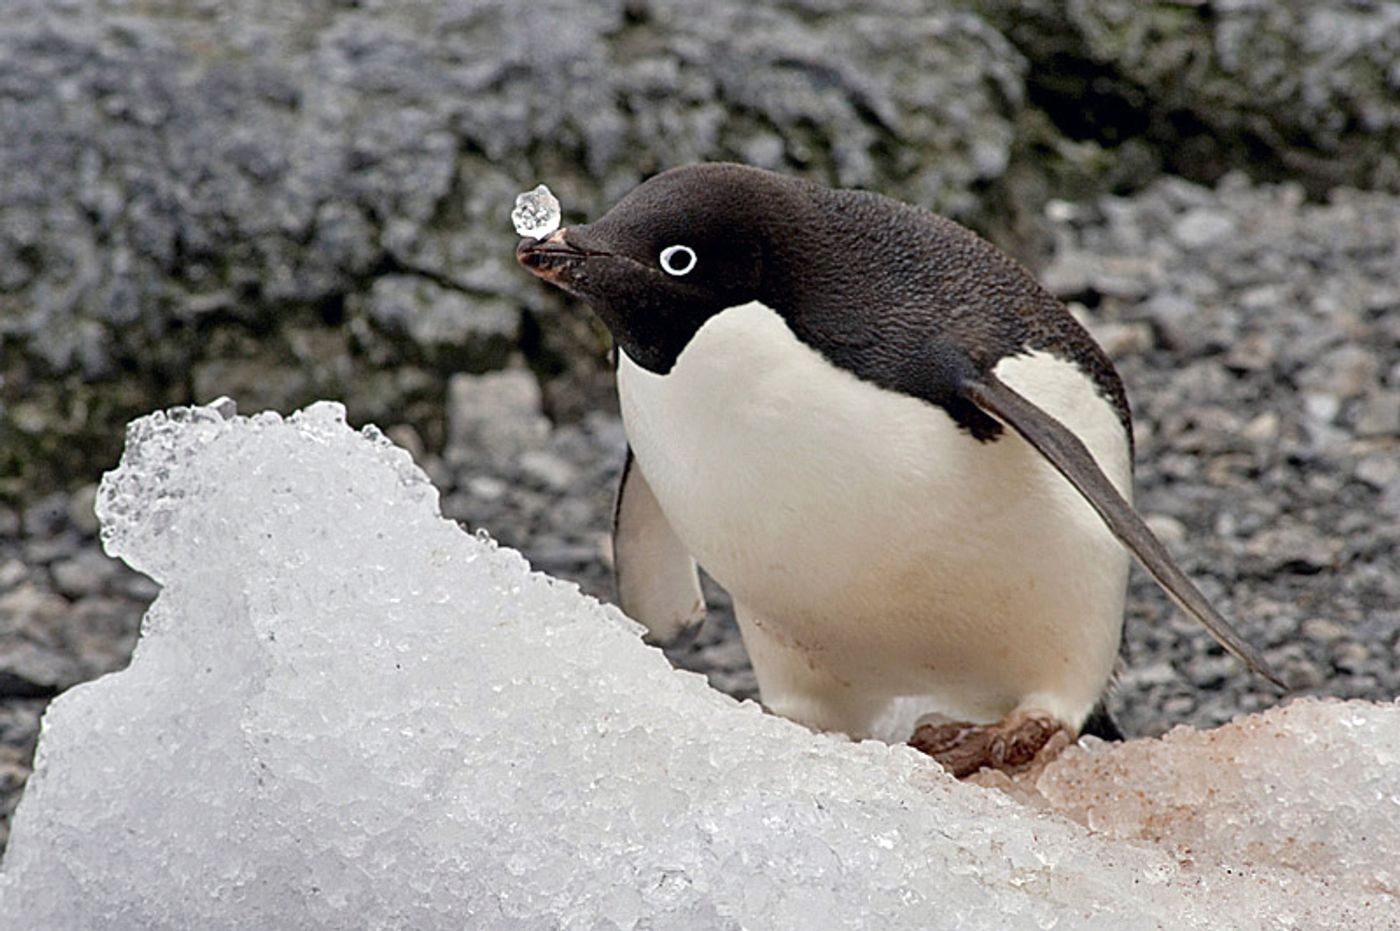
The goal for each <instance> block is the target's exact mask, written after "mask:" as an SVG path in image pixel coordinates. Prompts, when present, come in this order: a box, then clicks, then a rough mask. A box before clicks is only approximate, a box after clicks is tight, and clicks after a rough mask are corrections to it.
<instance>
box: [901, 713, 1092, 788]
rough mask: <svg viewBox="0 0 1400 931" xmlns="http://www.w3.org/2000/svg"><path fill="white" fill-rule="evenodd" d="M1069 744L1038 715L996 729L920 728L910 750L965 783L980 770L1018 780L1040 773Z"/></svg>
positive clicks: (1019, 716)
mask: <svg viewBox="0 0 1400 931" xmlns="http://www.w3.org/2000/svg"><path fill="white" fill-rule="evenodd" d="M1072 739H1073V738H1072V734H1071V732H1070V729H1069V728H1068V727H1066V726H1065V725H1064V723H1063V722H1061V721H1059V720H1057V719H1056V718H1053V717H1051V716H1050V715H1048V714H1046V713H1044V712H1042V711H1015V712H1012V713H1011V714H1009V715H1007V717H1006V718H1005V719H1003V720H1001V721H998V722H997V723H996V724H972V723H969V722H967V721H942V722H938V723H927V724H920V725H919V726H918V727H916V728H915V729H914V736H912V737H911V738H909V745H910V746H911V747H913V748H914V749H915V750H919V751H922V752H924V753H927V754H928V755H929V756H931V757H933V758H934V759H935V760H937V761H938V762H939V764H940V765H942V767H943V768H944V769H946V770H947V771H948V772H950V773H952V774H953V775H954V776H956V777H957V778H958V779H964V778H966V777H968V776H971V775H972V774H974V773H976V772H978V771H979V770H982V769H995V770H999V771H1001V772H1003V773H1007V774H1008V775H1016V774H1019V773H1023V772H1026V771H1028V770H1030V769H1032V768H1035V769H1040V768H1043V767H1044V766H1045V764H1047V763H1049V762H1050V760H1052V759H1054V758H1055V757H1056V756H1058V755H1059V753H1060V751H1061V750H1063V749H1064V748H1065V747H1067V746H1069V744H1070V742H1071V741H1072Z"/></svg>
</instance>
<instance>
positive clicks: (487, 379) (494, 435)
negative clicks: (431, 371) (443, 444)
mask: <svg viewBox="0 0 1400 931" xmlns="http://www.w3.org/2000/svg"><path fill="white" fill-rule="evenodd" d="M541 403H542V401H541V396H540V386H539V382H538V381H537V380H536V379H535V376H534V375H533V374H532V373H530V372H528V371H526V370H524V369H506V370H504V371H500V372H493V373H491V374H489V375H455V376H453V378H452V380H451V382H450V383H449V385H448V397H447V449H446V451H445V456H446V459H447V461H448V462H449V463H461V462H466V461H471V460H473V459H474V458H476V457H477V456H481V457H483V458H484V460H485V461H487V462H490V463H493V464H495V465H497V466H501V465H503V464H506V463H510V462H513V461H515V460H516V459H517V458H518V457H519V456H520V455H521V454H522V453H523V452H525V451H526V450H529V449H535V448H537V447H539V446H541V445H543V443H544V441H545V439H546V437H548V436H549V421H548V420H546V419H545V417H544V415H543V414H542V413H541V412H540V408H541Z"/></svg>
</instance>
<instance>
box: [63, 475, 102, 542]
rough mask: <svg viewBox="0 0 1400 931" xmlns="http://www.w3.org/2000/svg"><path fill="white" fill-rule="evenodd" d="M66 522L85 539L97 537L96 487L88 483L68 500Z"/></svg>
mask: <svg viewBox="0 0 1400 931" xmlns="http://www.w3.org/2000/svg"><path fill="white" fill-rule="evenodd" d="M68 522H69V523H70V524H72V525H73V529H74V530H76V531H78V533H81V534H82V535H83V536H86V537H95V536H97V530H98V526H97V485H96V484H95V483H89V484H87V485H84V486H83V487H81V488H79V489H78V490H77V491H75V492H73V496H72V497H71V498H69V499H68Z"/></svg>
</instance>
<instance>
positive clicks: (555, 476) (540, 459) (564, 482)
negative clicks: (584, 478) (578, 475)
mask: <svg viewBox="0 0 1400 931" xmlns="http://www.w3.org/2000/svg"><path fill="white" fill-rule="evenodd" d="M520 471H521V472H522V473H524V475H526V476H527V477H529V478H531V479H533V480H535V481H536V482H538V483H539V484H541V485H543V486H544V487H546V488H549V489H551V490H553V491H564V490H566V489H568V488H569V487H570V486H571V485H572V484H573V482H574V478H575V472H574V467H573V466H571V465H569V463H568V462H567V461H566V460H564V459H561V458H560V457H559V456H556V455H554V454H553V453H550V452H545V451H544V450H538V449H534V450H529V451H527V452H525V453H524V454H522V455H521V457H520Z"/></svg>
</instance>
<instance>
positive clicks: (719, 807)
mask: <svg viewBox="0 0 1400 931" xmlns="http://www.w3.org/2000/svg"><path fill="white" fill-rule="evenodd" d="M230 414H231V412H229V411H226V410H221V409H219V408H216V407H210V408H196V409H188V410H181V411H174V412H171V413H170V414H168V415H167V414H156V415H153V416H151V417H148V418H145V419H143V420H141V421H138V422H137V423H136V424H134V425H133V426H132V427H131V429H130V432H129V436H128V440H127V451H126V455H125V456H124V458H123V460H122V465H121V467H120V468H119V469H118V470H117V471H115V472H113V473H111V474H110V475H108V477H107V479H106V480H105V481H104V483H103V487H102V492H101V501H100V513H101V517H102V520H103V523H104V540H105V542H106V545H107V547H108V549H109V551H110V552H113V553H115V554H119V555H120V556H121V557H122V558H124V559H126V560H127V561H128V562H130V563H131V564H132V565H133V566H135V567H137V568H139V569H141V570H142V571H144V572H146V573H148V574H150V575H151V576H152V577H153V578H154V579H156V580H157V581H158V582H159V583H160V584H161V585H162V587H163V590H162V593H161V595H160V598H159V599H158V600H157V602H156V604H155V605H154V606H153V607H152V609H151V611H150V614H149V615H148V616H147V618H146V621H145V629H144V631H143V635H142V640H141V643H140V645H139V646H138V648H137V650H136V654H135V656H134V658H133V660H132V663H131V666H130V668H129V669H127V670H125V671H123V672H121V673H117V674H113V675H109V676H107V677H105V678H103V679H100V680H98V681H96V682H92V683H89V684H86V685H82V686H78V687H76V688H74V689H72V690H70V691H69V692H67V693H65V694H64V695H63V696H61V697H60V698H59V699H58V700H56V701H55V702H54V703H53V705H52V707H51V708H50V710H49V713H48V715H47V718H46V721H45V729H44V734H43V737H42V739H41V742H40V746H39V753H38V759H37V762H36V769H35V773H34V776H33V778H32V779H31V780H30V782H29V786H28V790H27V793H26V796H25V798H24V801H23V802H22V804H21V806H20V809H19V812H18V814H17V817H16V821H15V825H14V834H13V840H12V842H11V847H10V849H9V852H8V855H7V858H6V860H5V863H4V871H3V873H0V927H5V928H11V927H13V928H21V927H22V928H29V929H68V928H81V927H90V928H97V927H100V928H105V929H128V928H129V929H162V928H171V929H174V928H201V929H219V928H234V927H238V928H250V927H287V928H292V927H295V928H346V927H357V928H405V927H411V928H416V929H435V928H463V927H470V928H588V929H599V928H609V929H612V928H641V927H647V928H718V929H739V928H744V927H747V928H841V927H849V928H891V929H894V928H955V927H956V928H989V929H990V928H996V929H1002V928H1006V927H1018V928H1019V927H1028V928H1030V927H1040V928H1050V927H1059V928H1105V929H1108V928H1112V929H1123V928H1143V929H1148V928H1154V929H1155V928H1173V929H1178V928H1207V927H1231V928H1299V929H1303V928H1306V929H1315V928H1326V927H1332V928H1343V927H1345V928H1358V927H1360V928H1364V927H1386V926H1387V922H1389V921H1390V920H1392V919H1394V918H1395V907H1396V900H1395V899H1394V898H1392V896H1393V894H1394V893H1395V885H1394V880H1395V875H1394V867H1393V864H1394V863H1395V862H1397V854H1398V853H1400V840H1397V836H1396V835H1397V832H1396V831H1395V830H1394V826H1395V824H1396V821H1397V811H1398V810H1400V806H1397V801H1398V800H1400V766H1397V765H1396V764H1397V762H1400V761H1398V760H1397V755H1396V741H1397V735H1400V710H1398V709H1397V708H1395V707H1390V706H1384V707H1379V706H1364V705H1342V704H1312V705H1303V706H1295V708H1293V709H1290V710H1289V711H1286V712H1283V713H1282V714H1276V715H1269V716H1265V717H1264V718H1260V719H1256V721H1257V724H1255V723H1249V724H1246V725H1245V726H1244V727H1243V729H1240V728H1237V729H1236V730H1235V731H1221V732H1217V734H1218V735H1220V736H1218V737H1216V736H1212V735H1205V736H1199V735H1196V736H1192V735H1187V736H1184V737H1176V738H1172V739H1170V740H1168V741H1165V742H1144V743H1139V744H1130V745H1128V746H1126V747H1121V748H1116V749H1106V748H1098V749H1096V750H1094V751H1093V752H1086V753H1080V754H1077V755H1075V756H1073V757H1071V758H1070V759H1069V760H1067V761H1066V763H1065V764H1064V765H1063V767H1056V768H1052V769H1051V770H1050V771H1049V772H1047V773H1046V774H1045V775H1044V776H1043V777H1042V778H1041V780H1040V784H1039V786H1040V791H1041V793H1042V796H1043V798H1048V799H1050V800H1051V801H1053V802H1054V804H1056V805H1059V806H1062V807H1064V808H1065V810H1066V811H1069V812H1070V813H1071V814H1073V815H1075V816H1076V817H1078V818H1080V819H1081V820H1083V821H1086V822H1088V823H1089V824H1092V825H1093V826H1094V828H1095V831H1094V832H1091V831H1090V830H1088V829H1086V828H1085V827H1082V826H1081V825H1080V824H1077V823H1075V822H1074V821H1071V820H1069V819H1068V818H1065V817H1063V816H1061V815H1058V814H1054V813H1052V812H1049V811H1047V810H1045V809H1043V808H1037V807H1035V806H1033V805H1025V804H1022V803H1019V802H1016V801H1013V800H1012V799H1011V798H1009V797H1007V796H1006V795H1004V794H1002V793H1000V792H996V791H993V790H988V789H985V788H981V787H979V786H974V785H966V784H960V783H957V782H954V781H953V780H951V779H949V778H948V777H946V776H945V775H944V774H943V773H942V772H941V771H940V770H939V769H938V768H937V767H936V766H935V765H934V764H932V763H931V762H930V761H928V760H926V759H924V758H922V757H921V756H919V755H918V754H917V753H915V752H913V751H911V750H908V749H907V748H904V747H890V746H885V745H883V744H878V743H873V742H872V743H864V744H851V743H849V742H843V741H841V740H838V739H835V738H831V737H823V736H814V735H812V734H810V733H808V732H806V731H805V730H803V729H802V728H800V727H797V726H796V725H793V724H791V723H789V722H786V721H783V720H781V719H777V718H774V717H771V716H767V715H764V714H762V713H760V711H759V710H758V709H757V708H756V707H755V706H753V705H751V704H749V705H740V704H738V703H736V702H734V701H733V700H731V699H729V698H727V697H725V696H723V695H721V694H719V693H716V692H714V691H713V690H711V689H709V688H708V686H706V684H705V683H704V682H703V681H702V680H701V679H700V678H699V677H697V676H693V675H689V674H683V673H676V672H673V671H672V670H671V669H670V668H669V666H668V665H667V663H666V661H665V658H664V657H663V656H662V655H661V654H660V653H659V652H657V651H655V650H653V649H650V648H648V647H645V646H643V645H642V643H641V641H640V636H639V632H640V628H639V627H637V625H635V624H633V623H632V622H630V621H628V620H627V619H625V618H624V617H622V616H621V615H620V614H619V613H618V612H617V611H615V610H613V609H611V608H607V607H601V606H599V605H598V604H597V603H595V602H592V601H590V600H587V599H584V598H582V597H581V596H580V595H579V594H578V593H577V592H576V590H574V589H573V587H572V586H570V585H566V584H563V583H560V582H557V581H554V580H552V579H549V578H547V577H544V576H541V575H534V574H530V573H529V572H528V568H527V566H526V565H525V563H524V561H523V560H522V559H521V558H520V556H519V555H517V554H516V553H514V552H510V551H507V550H501V549H497V548H496V547H495V546H493V545H492V544H491V543H490V542H489V541H486V540H481V539H476V538H473V537H471V536H468V535H465V534H463V533H462V532H461V531H460V530H459V529H458V528H457V527H456V525H454V524H453V523H451V522H449V521H445V520H443V519H442V518H440V517H439V515H438V511H437V500H436V494H435V492H434V491H433V489H432V487H431V486H430V485H429V484H428V483H427V480H426V479H425V478H424V476H423V475H422V474H421V473H420V472H419V471H418V470H417V469H416V468H415V467H414V466H413V465H412V463H411V462H410V460H409V457H408V455H407V453H405V452H403V451H402V450H399V449H397V448H395V447H393V446H392V445H391V444H389V443H388V442H387V441H386V440H384V439H383V438H382V437H381V436H380V435H379V434H378V432H377V431H375V430H373V428H367V429H366V430H365V431H364V432H362V433H355V432H353V431H352V430H350V429H349V428H348V427H347V426H346V425H345V423H344V417H343V411H342V410H341V408H340V407H339V406H338V405H333V404H318V405H315V406H313V407H311V408H308V409H307V410H306V411H303V412H302V413H300V414H297V415H295V416H293V417H291V418H290V419H288V420H285V421H284V420H282V419H281V418H279V417H276V416H274V415H260V416H257V417H254V418H251V419H248V418H241V417H232V416H230ZM1271 735H1274V736H1271ZM1222 766H1224V768H1225V771H1222ZM1269 772H1275V773H1277V774H1278V775H1277V779H1276V780H1275V781H1273V782H1272V784H1271V783H1270V782H1269V781H1268V779H1267V778H1266V777H1267V774H1268V773H1269ZM1078 774H1084V776H1085V777H1086V778H1087V777H1092V778H1093V779H1094V780H1105V782H1104V783H1103V784H1101V785H1099V786H1098V787H1097V788H1096V787H1095V786H1093V785H1090V786H1083V785H1076V779H1078V778H1079V775H1078ZM1167 774H1170V775H1167ZM1215 786H1219V787H1223V788H1221V789H1220V791H1218V792H1217V791H1214V790H1213V788H1212V787H1215ZM1271 786H1272V787H1271ZM1162 791H1167V792H1169V793H1171V796H1170V797H1168V798H1159V797H1155V796H1157V795H1158V794H1159V793H1161V792H1162ZM1042 804H1043V801H1042ZM1119 836H1121V837H1123V838H1126V839H1119ZM1290 836H1291V837H1292V840H1285V838H1287V837H1290ZM1179 842H1180V843H1185V844H1188V845H1189V847H1190V851H1189V855H1188V854H1187V853H1184V852H1183V850H1182V849H1181V848H1179V847H1178V843H1179ZM1363 848H1364V849H1363Z"/></svg>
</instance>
